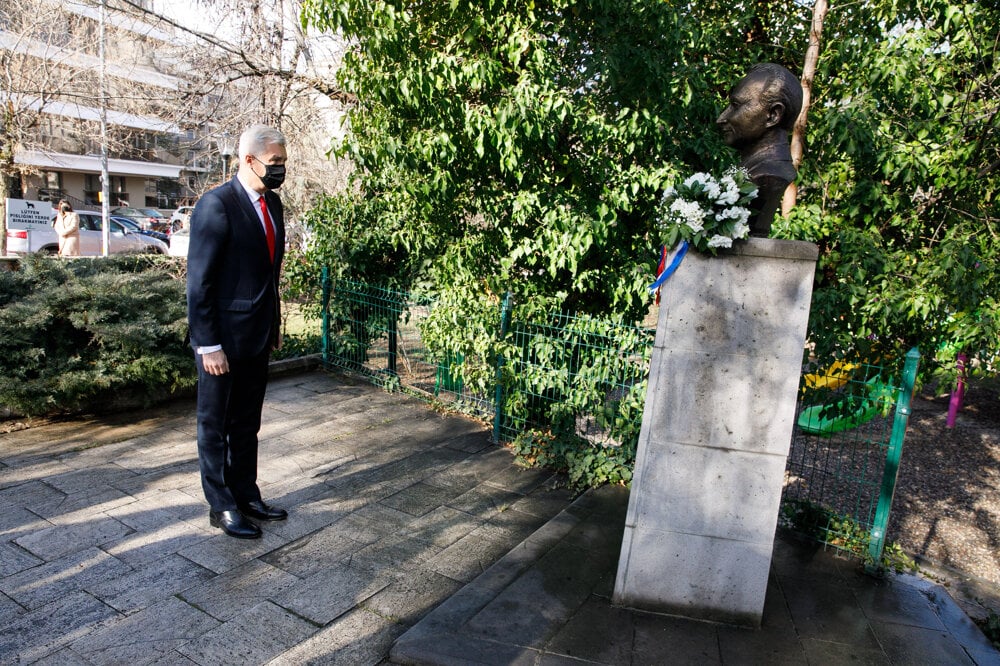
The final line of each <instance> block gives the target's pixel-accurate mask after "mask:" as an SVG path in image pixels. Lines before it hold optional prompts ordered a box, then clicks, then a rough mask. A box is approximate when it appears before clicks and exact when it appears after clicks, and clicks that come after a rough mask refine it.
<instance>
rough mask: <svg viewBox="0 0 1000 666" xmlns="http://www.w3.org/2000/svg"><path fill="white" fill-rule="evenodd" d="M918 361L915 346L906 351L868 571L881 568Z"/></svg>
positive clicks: (918, 356) (874, 571)
mask: <svg viewBox="0 0 1000 666" xmlns="http://www.w3.org/2000/svg"><path fill="white" fill-rule="evenodd" d="M919 363H920V352H919V351H918V350H917V348H916V347H914V348H913V349H911V350H910V351H909V352H907V354H906V364H905V365H904V366H903V382H902V386H900V388H899V393H898V397H897V398H896V416H895V419H894V420H893V423H892V434H891V435H890V437H889V450H888V451H886V455H885V469H884V470H883V471H882V488H881V490H880V491H879V497H878V508H877V509H876V510H875V522H874V523H873V524H872V531H871V539H870V540H869V542H868V557H869V560H870V561H869V562H868V564H867V566H866V567H865V568H866V570H867V571H868V573H877V572H878V571H880V570H881V567H882V550H883V549H884V548H885V531H886V528H887V526H888V525H889V512H890V511H891V510H892V497H893V495H894V494H895V492H896V476H897V475H898V474H899V460H900V458H901V457H902V455H903V438H904V437H905V436H906V424H907V422H908V421H909V419H910V411H911V408H910V403H911V401H912V399H913V385H914V383H915V382H916V379H917V366H918V365H919Z"/></svg>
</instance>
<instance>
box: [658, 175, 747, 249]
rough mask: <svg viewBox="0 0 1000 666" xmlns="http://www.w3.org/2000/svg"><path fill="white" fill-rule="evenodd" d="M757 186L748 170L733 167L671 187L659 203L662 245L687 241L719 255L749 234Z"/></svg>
mask: <svg viewBox="0 0 1000 666" xmlns="http://www.w3.org/2000/svg"><path fill="white" fill-rule="evenodd" d="M756 196H757V186H756V185H754V184H753V182H752V181H751V180H750V174H749V173H747V171H746V169H741V168H738V167H733V168H730V169H728V170H726V172H725V173H724V174H723V175H722V177H721V178H718V179H716V178H715V177H713V176H712V175H711V174H708V173H696V174H694V175H692V176H690V177H688V178H687V179H686V180H685V181H684V182H683V183H681V184H680V185H677V186H671V187H668V188H667V189H666V190H665V191H664V192H663V198H662V200H661V201H660V217H659V219H658V220H657V227H658V228H659V229H660V232H661V238H662V240H663V245H664V246H665V247H666V248H667V249H671V248H674V247H675V246H677V245H678V244H679V243H681V242H683V241H686V242H687V243H688V244H690V245H691V246H693V247H694V248H695V249H696V250H699V251H701V252H708V253H710V254H713V255H714V254H716V253H717V252H718V250H719V248H720V247H725V248H728V247H732V245H733V241H734V240H738V239H741V238H746V237H747V236H748V235H749V234H750V226H749V225H748V224H747V220H749V219H750V209H749V208H748V207H747V204H748V203H750V201H752V200H753V198H754V197H756Z"/></svg>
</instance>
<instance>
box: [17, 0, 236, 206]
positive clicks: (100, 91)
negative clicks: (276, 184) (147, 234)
mask: <svg viewBox="0 0 1000 666" xmlns="http://www.w3.org/2000/svg"><path fill="white" fill-rule="evenodd" d="M11 3H12V4H11V5H10V6H9V7H7V8H6V9H4V10H0V55H2V54H3V53H4V52H5V53H6V55H7V56H8V58H7V62H10V63H11V65H10V68H9V69H10V74H11V77H12V79H15V78H16V79H19V80H18V81H15V83H14V84H13V85H11V86H9V89H7V90H0V95H3V96H4V97H6V99H4V100H2V101H4V102H5V104H6V105H8V106H9V107H10V108H11V109H13V110H14V112H15V113H20V114H21V115H22V117H24V118H31V119H32V120H33V122H32V123H31V124H30V126H28V124H27V123H25V125H26V127H21V128H20V130H19V131H20V132H21V134H20V135H19V136H17V137H16V139H17V140H16V141H15V142H13V143H14V149H13V151H12V152H13V163H14V167H15V168H14V169H13V171H14V173H8V174H7V177H8V179H9V183H8V191H9V196H10V197H12V198H21V199H34V200H43V201H55V200H58V199H60V198H65V199H68V200H69V201H70V202H71V203H73V204H74V206H75V207H77V208H80V209H88V208H89V209H99V208H100V207H101V203H102V202H101V198H102V189H103V188H102V182H101V173H102V146H103V147H105V149H106V151H107V153H106V154H107V173H108V192H109V201H108V203H109V205H111V206H134V207H152V208H160V209H172V208H176V207H178V206H181V205H188V204H191V203H193V202H194V200H195V199H197V197H198V195H199V194H200V193H201V192H202V191H204V190H205V189H206V187H207V186H208V185H210V184H212V183H215V182H218V181H219V180H220V179H221V177H222V168H223V165H222V157H221V156H220V146H219V142H218V141H217V140H213V139H212V138H211V134H212V132H211V127H210V126H209V124H208V123H206V122H205V120H204V118H205V115H204V113H203V111H204V107H205V104H206V102H210V101H211V100H205V99H202V98H199V97H198V96H197V95H193V94H192V92H191V86H190V85H189V80H188V78H187V76H188V75H190V73H191V71H192V67H193V66H192V64H191V63H188V62H185V61H184V59H183V56H182V54H183V52H184V49H183V44H184V39H185V38H186V36H185V35H181V34H180V33H175V32H170V31H167V30H165V29H164V28H163V27H160V26H157V25H153V24H152V23H151V22H150V20H149V18H150V17H149V16H148V15H144V14H143V12H142V11H141V9H142V5H143V3H142V2H133V3H118V4H116V3H115V2H107V3H106V5H105V9H104V14H103V17H104V18H103V20H102V10H101V6H100V2H98V1H97V0H92V1H91V0H73V1H70V2H59V3H54V2H51V1H50V0H11ZM102 23H103V25H104V30H103V31H102V30H101V25H102ZM53 26H55V27H53ZM102 34H103V40H102V38H101V35H102ZM102 41H103V48H102ZM33 72H36V73H38V74H37V75H33V74H32V73H33ZM102 72H103V76H102ZM33 76H37V78H38V79H40V80H38V81H34V80H33ZM102 81H103V84H102ZM102 117H103V119H104V123H103V125H104V128H105V129H104V131H103V132H102V129H101V128H102V122H101V121H102ZM199 118H200V119H199ZM8 141H10V139H8ZM224 150H228V151H229V152H230V153H231V152H232V148H229V147H226V148H225V149H224Z"/></svg>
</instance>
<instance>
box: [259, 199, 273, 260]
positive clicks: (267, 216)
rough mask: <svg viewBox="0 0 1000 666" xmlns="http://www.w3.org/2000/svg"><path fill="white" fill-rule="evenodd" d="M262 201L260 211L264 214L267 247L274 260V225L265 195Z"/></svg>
mask: <svg viewBox="0 0 1000 666" xmlns="http://www.w3.org/2000/svg"><path fill="white" fill-rule="evenodd" d="M258 201H260V212H261V213H263V214H264V235H265V236H267V249H268V251H269V252H270V253H271V261H272V262H273V261H274V225H273V224H271V215H270V214H269V213H268V212H267V202H265V201H264V197H261V198H260V199H258Z"/></svg>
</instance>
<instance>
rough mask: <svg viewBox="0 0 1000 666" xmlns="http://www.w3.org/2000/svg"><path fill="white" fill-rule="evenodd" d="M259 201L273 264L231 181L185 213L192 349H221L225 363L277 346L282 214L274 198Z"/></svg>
mask: <svg viewBox="0 0 1000 666" xmlns="http://www.w3.org/2000/svg"><path fill="white" fill-rule="evenodd" d="M264 196H265V200H266V201H267V208H268V212H269V213H270V216H271V221H272V222H273V224H274V262H273V263H272V262H271V258H270V256H269V252H268V249H267V238H266V236H265V235H264V228H263V226H262V225H261V223H260V218H259V217H258V215H257V211H256V210H254V206H253V204H252V203H251V201H250V198H249V197H248V196H247V194H246V191H245V190H244V189H243V186H242V185H241V184H240V183H239V181H238V180H237V179H236V178H235V177H234V178H233V179H232V180H230V181H229V182H228V183H225V184H223V185H220V186H219V187H217V188H215V189H213V190H211V191H209V192H207V193H206V194H205V195H204V196H202V197H201V199H199V200H198V204H197V205H196V206H195V208H194V212H193V213H192V214H191V240H190V246H189V250H188V265H187V305H188V327H189V330H190V336H191V346H192V347H195V348H197V347H207V346H211V345H218V344H221V345H222V349H223V351H225V352H226V356H227V357H229V358H232V359H239V358H249V357H252V356H256V355H258V354H260V353H262V352H264V351H265V350H269V349H272V348H273V347H274V346H275V344H276V343H277V340H278V334H279V332H280V330H281V328H280V327H281V299H280V297H279V294H278V276H279V275H280V273H281V261H282V259H283V258H284V248H285V224H284V209H283V207H282V205H281V199H280V198H279V197H278V195H277V194H275V193H273V192H267V193H266V194H265V195H264Z"/></svg>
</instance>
